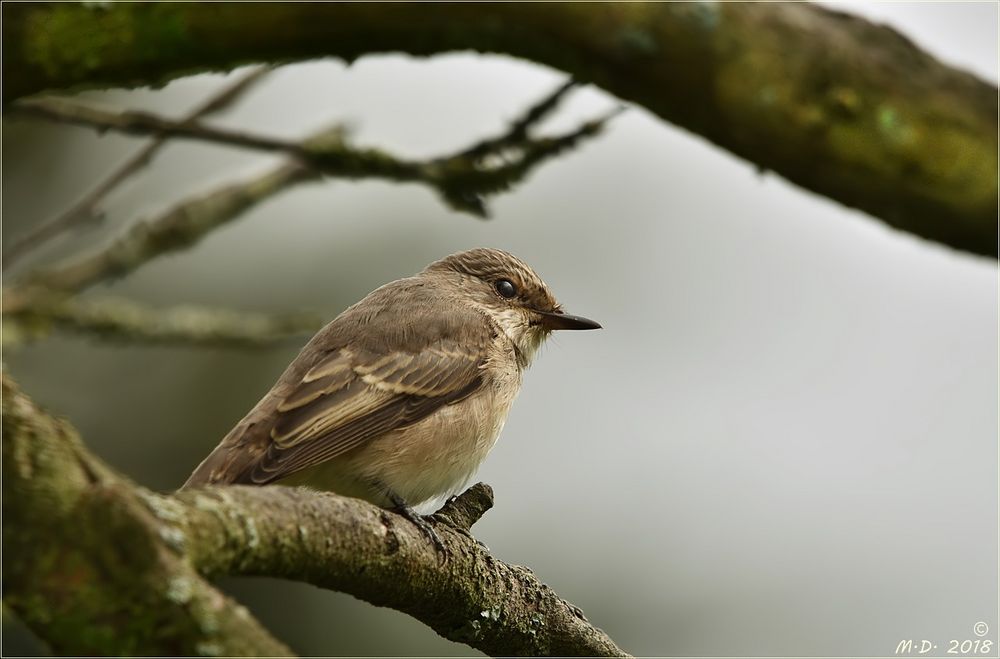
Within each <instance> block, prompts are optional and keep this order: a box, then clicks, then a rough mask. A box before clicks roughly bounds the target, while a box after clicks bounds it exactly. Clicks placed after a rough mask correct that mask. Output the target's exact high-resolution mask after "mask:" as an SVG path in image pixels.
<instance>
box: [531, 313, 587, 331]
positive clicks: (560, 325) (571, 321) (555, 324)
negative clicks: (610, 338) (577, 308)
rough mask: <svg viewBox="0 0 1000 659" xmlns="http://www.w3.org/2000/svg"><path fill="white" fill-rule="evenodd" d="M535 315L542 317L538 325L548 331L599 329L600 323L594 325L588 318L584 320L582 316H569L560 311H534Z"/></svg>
mask: <svg viewBox="0 0 1000 659" xmlns="http://www.w3.org/2000/svg"><path fill="white" fill-rule="evenodd" d="M535 313H537V314H538V315H539V316H541V317H542V318H541V321H540V324H541V325H542V326H543V327H547V328H549V329H550V330H590V329H601V324H600V323H595V322H594V321H592V320H590V319H589V318H584V317H583V316H571V315H570V314H568V313H563V312H561V311H538V310H536V311H535Z"/></svg>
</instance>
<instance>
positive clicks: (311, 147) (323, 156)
mask: <svg viewBox="0 0 1000 659" xmlns="http://www.w3.org/2000/svg"><path fill="white" fill-rule="evenodd" d="M571 84H572V83H567V84H566V85H563V86H561V87H559V88H558V89H557V90H555V92H553V93H552V94H551V95H549V96H546V97H545V98H543V99H542V100H540V101H539V102H538V103H537V104H535V105H533V106H532V107H530V108H529V109H528V110H527V111H526V112H525V114H524V115H523V116H522V117H521V118H519V119H518V120H516V121H514V122H513V123H512V124H511V126H510V127H509V128H508V129H507V130H506V131H505V132H503V133H502V134H500V135H499V136H496V137H493V138H489V139H486V140H482V141H480V142H478V143H476V144H475V145H474V146H472V147H470V148H466V149H462V150H459V151H457V152H455V153H453V154H449V155H445V156H441V157H438V158H431V159H428V160H424V161H405V160H401V159H397V158H395V157H393V156H391V155H389V154H386V153H383V152H380V151H376V150H372V149H357V148H354V147H351V146H349V145H347V144H346V143H345V141H344V131H343V128H342V127H340V126H334V127H333V128H330V129H327V130H323V131H320V132H318V133H315V134H313V135H312V136H310V137H308V138H306V139H304V140H301V141H292V140H281V139H276V138H269V137H263V136H257V135H252V134H248V133H243V132H237V131H228V130H225V129H218V128H213V127H209V126H205V125H203V124H199V123H197V122H190V121H181V122H178V121H173V120H169V119H165V118H162V117H158V116H155V115H150V114H145V113H138V114H137V113H129V112H112V111H106V110H102V109H100V108H95V107H93V106H89V105H85V104H82V103H77V102H73V101H67V100H62V99H38V100H32V101H25V102H23V105H22V104H19V105H20V107H21V109H22V110H23V111H31V112H36V113H39V114H42V115H44V116H46V117H49V118H52V119H57V120H65V121H70V122H72V123H81V124H83V125H87V126H92V127H97V128H104V129H107V128H111V129H119V130H125V131H139V132H140V133H142V134H146V133H149V134H157V135H161V136H163V135H174V136H184V137H190V138H194V139H204V140H207V141H210V142H215V143H220V144H226V145H231V146H242V147H249V148H256V149H262V150H265V151H277V152H281V153H286V154H289V155H290V156H291V157H290V158H289V159H288V160H287V161H286V162H285V163H283V164H281V165H279V166H278V167H276V168H274V169H272V170H270V171H267V172H265V173H264V174H261V175H258V176H255V177H252V178H249V179H246V180H243V181H239V182H236V183H231V184H229V185H225V186H223V187H220V188H217V189H214V190H211V191H209V192H207V193H202V194H199V195H196V196H194V197H191V198H189V199H185V200H182V201H181V202H179V203H177V204H176V205H175V206H173V207H172V208H170V209H168V210H167V211H166V212H164V213H163V214H161V215H159V216H157V217H155V218H152V219H149V220H146V221H141V222H139V223H137V224H135V225H133V226H132V227H130V228H129V229H128V230H127V231H126V232H125V233H124V234H123V235H121V236H120V237H118V238H117V239H115V240H113V241H112V242H111V243H110V244H109V245H107V246H106V247H104V248H102V249H100V250H99V251H97V252H96V253H93V254H90V255H87V256H83V257H78V258H76V259H74V260H71V261H70V262H69V263H66V264H63V265H59V266H54V267H51V268H47V269H43V270H40V271H37V272H34V273H30V274H28V275H26V276H25V277H22V278H20V279H19V280H17V281H16V282H15V283H14V284H12V285H10V286H8V287H7V288H6V289H5V291H4V298H3V310H4V312H5V313H9V312H24V311H27V310H29V307H31V306H32V305H33V304H39V303H45V304H47V303H48V301H49V300H50V299H51V297H52V295H53V294H54V293H61V294H64V295H68V294H72V293H76V292H79V291H82V290H84V289H86V288H88V287H90V286H92V285H94V284H96V283H98V282H101V281H106V280H109V279H113V278H118V277H123V276H125V275H127V274H129V273H130V272H132V271H133V270H135V269H136V268H138V267H140V266H141V265H143V264H144V263H146V262H148V261H150V260H152V259H154V258H156V257H158V256H160V255H162V254H166V253H169V252H172V251H175V250H181V249H187V248H189V247H190V246H191V245H193V244H195V243H196V242H198V241H199V240H201V239H202V238H203V237H205V236H206V235H208V234H209V233H210V232H211V231H213V230H215V229H216V228H218V227H220V226H222V225H223V224H225V223H226V222H229V221H231V220H233V219H235V218H237V217H239V216H240V215H241V214H242V213H243V212H245V211H246V210H248V209H249V208H250V207H252V206H254V205H256V204H258V203H260V202H262V201H264V200H265V199H268V198H270V197H272V196H273V195H275V194H278V193H279V192H282V191H283V190H285V189H287V188H288V187H290V186H292V185H295V184H297V183H302V182H305V181H309V180H315V179H316V178H318V177H320V176H323V175H336V176H345V177H351V178H361V177H375V178H387V179H389V180H396V181H403V182H419V183H423V184H426V185H429V186H431V187H432V188H433V189H435V190H436V191H437V192H438V193H439V194H440V195H441V196H442V197H443V198H444V199H445V200H446V201H447V202H448V203H449V204H450V205H451V206H452V207H454V208H457V209H462V210H465V211H468V212H471V213H474V214H476V215H478V216H485V215H486V213H487V209H486V203H485V199H486V198H488V197H490V196H492V195H495V194H497V193H499V192H502V191H504V190H506V189H508V188H510V187H511V186H512V185H514V184H516V183H517V182H519V181H521V180H523V179H524V178H525V177H527V176H528V174H529V173H530V172H531V171H532V170H533V169H534V168H535V167H537V166H538V165H540V164H541V163H543V162H545V161H547V160H549V159H551V158H554V157H556V156H558V155H559V154H561V153H563V152H565V151H567V150H570V149H572V148H574V147H576V146H577V145H578V144H579V143H580V142H581V141H582V140H584V139H587V138H588V137H591V136H594V135H596V134H598V133H599V132H600V130H601V129H602V128H603V127H604V125H605V124H606V122H607V121H608V120H610V119H611V117H613V116H614V115H615V114H617V112H618V111H619V109H615V110H613V111H612V112H610V113H608V114H607V115H605V116H603V117H599V118H597V119H594V120H592V121H588V122H584V123H583V124H581V125H580V126H578V127H577V128H576V129H574V130H571V131H568V132H566V133H564V134H562V135H558V136H555V137H535V136H531V135H529V129H530V128H531V127H532V126H533V125H534V124H536V123H538V122H539V121H541V119H543V118H544V117H545V116H547V115H548V114H549V113H550V112H551V111H552V110H553V109H554V108H555V107H556V105H557V104H558V102H559V100H560V99H561V98H562V97H563V96H565V94H566V92H567V91H568V90H569V88H570V86H571ZM29 109H30V110H29Z"/></svg>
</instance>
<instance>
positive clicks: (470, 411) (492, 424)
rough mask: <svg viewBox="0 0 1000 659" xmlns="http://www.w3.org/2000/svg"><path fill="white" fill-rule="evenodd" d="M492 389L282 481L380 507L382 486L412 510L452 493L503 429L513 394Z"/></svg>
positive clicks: (383, 496) (386, 500)
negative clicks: (499, 393) (369, 502)
mask: <svg viewBox="0 0 1000 659" xmlns="http://www.w3.org/2000/svg"><path fill="white" fill-rule="evenodd" d="M494 391H495V390H491V389H487V390H485V391H481V392H479V393H476V394H473V395H472V396H470V397H469V398H466V399H464V400H462V401H459V402H458V403H455V404H454V405H447V406H445V407H442V408H441V409H439V410H437V411H436V412H434V413H433V414H431V415H430V416H428V417H427V418H425V419H422V420H421V421H418V422H417V423H415V424H413V425H411V426H407V427H405V428H400V429H398V430H394V431H392V432H390V433H387V434H385V435H383V436H381V437H377V438H375V439H373V440H371V441H370V442H369V443H368V444H366V445H364V446H362V447H360V448H359V449H357V450H354V451H351V452H350V453H348V454H345V455H343V456H338V457H336V458H333V459H332V460H329V461H327V462H325V463H323V464H321V465H317V466H316V467H314V468H312V469H308V470H306V471H305V472H300V474H295V475H293V476H292V477H291V478H289V479H287V481H285V482H288V483H289V484H304V485H308V486H310V487H316V488H319V489H324V490H332V491H334V492H337V493H340V494H345V495H348V496H354V497H358V498H362V499H366V500H368V501H371V502H372V503H375V504H378V505H381V506H389V505H391V501H390V500H389V497H388V496H387V492H386V488H388V489H389V490H391V491H392V492H393V493H395V494H396V495H397V496H399V497H401V498H402V499H403V500H404V501H406V502H407V503H408V504H410V505H413V506H416V505H419V504H420V503H422V502H425V501H429V500H431V499H436V498H438V497H443V496H447V495H450V494H453V493H455V492H457V491H458V490H459V489H460V488H461V487H462V486H463V485H465V484H466V483H467V482H468V481H469V479H471V478H472V476H473V475H474V474H475V472H476V470H477V469H478V468H479V465H480V464H481V463H482V461H483V460H484V459H485V458H486V455H487V454H488V453H489V452H490V449H492V448H493V445H494V444H495V443H496V440H497V438H498V437H499V435H500V431H501V430H502V429H503V425H504V421H505V420H506V418H507V412H508V411H509V410H510V406H511V403H512V402H513V399H514V395H510V396H504V397H498V396H497V395H496V394H495V393H494ZM514 393H516V390H515V392H514Z"/></svg>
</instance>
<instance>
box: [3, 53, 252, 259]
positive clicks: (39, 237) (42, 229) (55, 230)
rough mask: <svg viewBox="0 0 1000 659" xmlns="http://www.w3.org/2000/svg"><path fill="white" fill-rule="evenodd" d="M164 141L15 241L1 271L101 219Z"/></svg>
mask: <svg viewBox="0 0 1000 659" xmlns="http://www.w3.org/2000/svg"><path fill="white" fill-rule="evenodd" d="M271 70H272V69H271V67H269V66H259V67H256V68H254V69H252V70H251V71H249V72H248V73H247V74H245V75H243V76H241V77H239V78H238V79H237V80H235V81H234V82H232V83H231V84H229V85H226V86H224V87H223V88H222V89H220V90H219V91H218V92H217V93H215V94H213V95H212V96H211V97H209V98H208V99H206V100H205V102H204V103H202V104H201V105H199V106H198V107H196V108H195V109H194V110H193V111H192V112H191V113H190V114H188V115H187V116H186V117H184V118H183V119H181V121H182V122H192V121H197V120H198V119H200V118H202V117H205V116H208V115H210V114H214V113H216V112H220V111H222V110H224V109H226V108H227V107H229V106H230V105H232V104H233V103H235V102H236V100H237V99H239V97H240V96H242V95H243V93H245V92H246V91H247V90H248V89H250V88H251V87H252V86H253V85H255V84H256V83H257V82H259V81H260V80H261V79H262V78H263V77H264V76H265V75H267V74H268V73H270V72H271ZM166 140H167V138H166V137H165V136H163V135H157V136H156V137H154V138H153V139H152V140H150V141H149V143H148V144H146V146H144V147H143V148H141V149H140V150H139V151H137V152H136V153H135V154H134V155H132V156H131V157H129V158H128V159H127V160H125V161H124V162H122V163H121V164H120V165H119V166H118V167H117V168H116V169H115V170H114V171H113V172H112V173H111V174H109V175H108V177H107V178H105V179H104V180H103V181H101V182H100V183H98V184H97V185H96V186H95V187H94V188H93V189H92V190H91V191H90V192H88V193H87V194H85V195H84V196H83V197H81V198H80V199H78V200H77V201H76V202H75V203H74V204H73V205H72V206H70V207H69V208H68V209H66V210H65V211H63V212H62V213H60V214H59V215H57V216H55V217H53V218H51V219H49V220H47V221H45V222H42V223H41V224H38V225H36V226H35V227H33V228H32V229H31V230H29V231H28V232H27V233H26V234H24V235H23V236H22V237H20V238H18V239H15V240H14V242H13V244H12V245H10V246H9V247H8V248H7V250H6V251H4V253H3V258H2V259H0V269H2V270H4V271H6V270H7V269H8V268H10V267H11V266H12V265H14V264H15V263H17V262H18V261H19V260H20V259H21V258H22V257H23V256H24V255H26V254H28V253H29V252H31V251H32V250H35V249H37V248H39V247H40V246H42V245H43V244H45V243H46V242H48V241H50V240H52V239H53V238H55V237H56V236H58V235H60V234H61V233H63V232H65V231H66V230H68V229H71V228H73V227H75V226H79V225H82V224H84V223H86V222H88V221H92V220H95V219H98V218H99V217H100V216H101V213H100V212H99V210H98V207H99V206H100V204H101V202H102V201H104V198H105V197H106V196H107V195H108V193H110V192H111V191H112V190H114V189H115V188H116V187H118V186H119V185H121V184H122V183H123V182H124V181H125V180H126V179H128V178H130V177H131V176H133V175H134V174H136V173H137V172H139V171H140V170H141V169H142V168H143V167H145V166H146V165H147V164H149V162H150V161H151V160H152V159H153V156H154V155H156V153H157V152H158V151H159V150H160V148H161V147H162V146H163V145H164V144H165V143H166Z"/></svg>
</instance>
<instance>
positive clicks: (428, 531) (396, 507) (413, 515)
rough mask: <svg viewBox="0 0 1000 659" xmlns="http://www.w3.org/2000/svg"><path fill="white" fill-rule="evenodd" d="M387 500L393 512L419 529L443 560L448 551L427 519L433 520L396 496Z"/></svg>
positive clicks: (390, 495) (390, 496)
mask: <svg viewBox="0 0 1000 659" xmlns="http://www.w3.org/2000/svg"><path fill="white" fill-rule="evenodd" d="M389 499H390V500H391V501H392V505H393V512H395V513H397V514H399V515H402V516H403V517H405V518H406V519H407V520H409V521H410V522H411V523H412V524H413V525H414V526H416V527H417V528H418V529H420V532H421V533H423V534H424V535H425V536H427V539H428V540H430V541H431V544H432V545H434V549H435V550H436V551H437V552H438V554H439V555H440V556H441V557H442V558H444V557H447V555H448V550H447V549H446V548H445V546H444V542H443V541H442V540H441V536H439V535H438V534H437V531H435V530H434V527H433V526H432V525H431V522H430V521H428V519H433V518H431V517H430V516H428V517H424V516H423V515H421V514H420V513H418V512H417V511H415V510H414V509H413V508H411V507H410V505H409V504H408V503H406V501H404V500H403V499H402V497H400V496H398V495H396V494H395V493H391V492H390V494H389ZM435 521H436V520H435Z"/></svg>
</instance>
